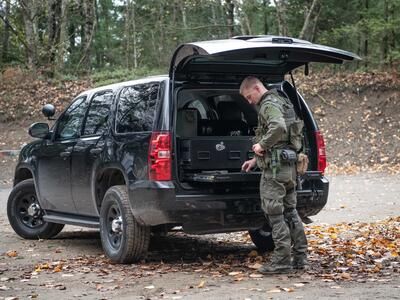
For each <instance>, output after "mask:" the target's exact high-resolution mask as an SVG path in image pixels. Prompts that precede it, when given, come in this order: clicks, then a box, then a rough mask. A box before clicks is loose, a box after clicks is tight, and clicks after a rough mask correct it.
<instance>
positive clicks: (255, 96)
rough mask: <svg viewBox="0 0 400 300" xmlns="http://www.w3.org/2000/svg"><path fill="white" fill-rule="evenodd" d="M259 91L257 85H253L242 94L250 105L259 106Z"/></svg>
mask: <svg viewBox="0 0 400 300" xmlns="http://www.w3.org/2000/svg"><path fill="white" fill-rule="evenodd" d="M259 94H260V93H259V90H258V88H257V86H256V85H253V86H251V87H249V88H247V89H245V90H244V91H243V93H242V96H243V97H244V98H245V99H246V100H247V102H249V103H250V104H257V103H258V101H259V100H260V95H259Z"/></svg>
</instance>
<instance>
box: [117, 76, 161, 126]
mask: <svg viewBox="0 0 400 300" xmlns="http://www.w3.org/2000/svg"><path fill="white" fill-rule="evenodd" d="M159 87H160V84H159V83H158V82H152V83H145V84H138V85H134V86H127V87H124V88H123V89H122V90H121V92H120V94H119V97H118V104H117V114H116V128H115V130H116V132H117V133H130V132H141V131H151V130H152V127H153V121H154V115H155V108H156V103H157V99H158V91H159Z"/></svg>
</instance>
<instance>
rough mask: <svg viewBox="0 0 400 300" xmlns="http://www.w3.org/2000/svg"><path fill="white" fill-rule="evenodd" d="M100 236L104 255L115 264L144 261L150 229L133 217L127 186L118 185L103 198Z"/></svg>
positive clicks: (110, 189)
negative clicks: (142, 259)
mask: <svg viewBox="0 0 400 300" xmlns="http://www.w3.org/2000/svg"><path fill="white" fill-rule="evenodd" d="M100 236H101V244H102V246H103V250H104V252H105V254H106V255H107V256H108V257H109V258H110V259H111V260H112V261H113V262H116V263H123V264H125V263H132V262H135V261H137V260H139V259H141V258H143V257H144V256H145V255H146V253H147V250H148V248H149V242H150V227H148V226H143V225H140V224H139V223H138V222H137V221H136V220H135V218H134V216H133V214H132V212H131V209H130V205H129V197H128V192H127V190H126V187H125V186H123V185H117V186H113V187H111V188H109V189H108V190H107V192H106V194H105V195H104V199H103V203H102V205H101V210H100Z"/></svg>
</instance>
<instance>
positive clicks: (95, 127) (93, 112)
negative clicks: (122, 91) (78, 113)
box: [83, 91, 113, 135]
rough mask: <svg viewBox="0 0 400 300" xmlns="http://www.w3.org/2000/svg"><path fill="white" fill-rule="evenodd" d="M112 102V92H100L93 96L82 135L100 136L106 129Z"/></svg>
mask: <svg viewBox="0 0 400 300" xmlns="http://www.w3.org/2000/svg"><path fill="white" fill-rule="evenodd" d="M112 100H113V92H112V91H101V92H98V93H96V94H95V95H94V96H93V98H92V101H90V106H89V109H88V113H87V116H86V120H85V124H84V127H83V135H100V134H102V133H103V132H104V131H105V130H106V129H107V120H108V118H109V116H110V110H111V104H112Z"/></svg>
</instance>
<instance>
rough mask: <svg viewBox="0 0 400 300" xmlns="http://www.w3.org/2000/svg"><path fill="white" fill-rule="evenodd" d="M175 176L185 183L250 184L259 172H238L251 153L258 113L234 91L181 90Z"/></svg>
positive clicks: (252, 153)
mask: <svg viewBox="0 0 400 300" xmlns="http://www.w3.org/2000/svg"><path fill="white" fill-rule="evenodd" d="M177 100H178V101H177V103H178V105H177V113H176V146H177V155H178V174H179V180H180V181H181V182H186V183H188V184H192V185H196V184H207V183H208V184H210V183H213V184H223V183H232V182H237V183H240V182H243V183H245V182H246V183H249V182H253V183H254V185H255V186H256V185H258V182H259V176H260V174H259V173H260V172H252V173H249V174H246V173H243V172H242V171H241V166H242V164H243V163H244V162H245V161H246V160H248V159H251V158H252V157H254V152H253V151H252V150H251V147H252V145H253V137H254V130H255V127H256V126H257V111H256V109H255V107H252V106H251V105H249V104H248V103H247V102H246V101H245V100H244V99H243V98H242V97H241V96H240V95H239V94H238V92H237V90H218V89H184V90H181V91H180V92H179V93H178V99H177Z"/></svg>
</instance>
